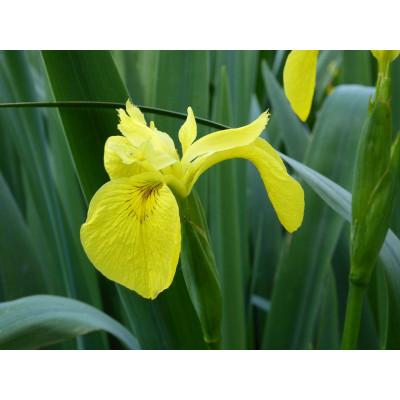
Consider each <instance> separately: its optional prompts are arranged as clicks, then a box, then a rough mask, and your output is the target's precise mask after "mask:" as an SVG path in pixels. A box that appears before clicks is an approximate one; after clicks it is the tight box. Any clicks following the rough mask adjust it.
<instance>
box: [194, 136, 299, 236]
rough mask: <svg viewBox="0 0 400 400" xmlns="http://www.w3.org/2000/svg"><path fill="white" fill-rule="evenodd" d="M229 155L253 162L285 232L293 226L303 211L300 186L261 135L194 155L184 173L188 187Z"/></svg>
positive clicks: (296, 227)
mask: <svg viewBox="0 0 400 400" xmlns="http://www.w3.org/2000/svg"><path fill="white" fill-rule="evenodd" d="M231 158H244V159H247V160H249V161H251V162H252V163H253V164H254V165H255V167H256V168H257V170H258V172H259V173H260V175H261V178H262V180H263V182H264V186H265V188H266V190H267V193H268V197H269V199H270V200H271V203H272V206H273V207H274V209H275V212H276V214H277V216H278V218H279V221H280V222H281V224H282V225H283V226H284V227H285V229H286V230H287V231H288V232H294V231H295V230H297V229H298V228H299V227H300V225H301V223H302V221H303V215H304V192H303V188H302V187H301V185H300V184H299V183H298V182H297V181H296V180H295V179H293V178H292V177H291V176H290V175H289V174H288V173H287V170H286V167H285V164H284V163H283V161H282V160H281V158H280V157H279V154H278V153H277V152H276V151H275V150H274V148H273V147H272V146H271V145H270V144H269V143H268V142H266V141H265V140H264V139H261V138H258V139H256V140H255V141H254V142H253V143H252V144H250V145H247V146H241V147H236V148H233V149H230V150H226V151H221V152H218V153H214V154H212V155H208V156H203V157H200V158H198V159H197V160H196V161H194V162H193V163H192V165H191V166H190V168H189V169H188V172H187V175H186V182H187V185H188V187H189V190H191V188H192V187H193V185H194V183H195V182H196V180H197V179H198V178H199V176H200V175H201V174H202V173H204V172H205V171H206V170H207V169H208V168H210V167H212V166H213V165H215V164H217V163H219V162H221V161H224V160H228V159H231Z"/></svg>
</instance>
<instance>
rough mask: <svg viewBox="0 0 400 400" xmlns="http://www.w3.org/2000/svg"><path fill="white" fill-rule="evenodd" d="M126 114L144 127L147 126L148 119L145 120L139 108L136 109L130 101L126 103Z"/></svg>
mask: <svg viewBox="0 0 400 400" xmlns="http://www.w3.org/2000/svg"><path fill="white" fill-rule="evenodd" d="M125 107H126V112H127V113H128V115H129V116H130V117H131V118H133V119H134V120H136V121H137V122H138V123H140V124H142V125H146V119H145V118H144V115H143V113H142V112H141V111H140V108H139V107H136V106H135V105H133V104H132V102H131V101H130V100H129V99H128V100H127V101H126V105H125Z"/></svg>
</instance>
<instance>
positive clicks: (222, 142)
mask: <svg viewBox="0 0 400 400" xmlns="http://www.w3.org/2000/svg"><path fill="white" fill-rule="evenodd" d="M268 119H269V114H268V112H264V113H262V114H261V115H260V116H259V117H258V118H257V119H256V120H254V121H253V122H252V123H250V124H248V125H246V126H242V127H241V128H236V129H225V130H222V131H217V132H213V133H210V134H209V135H206V136H204V137H202V138H201V139H199V140H197V141H196V142H194V143H193V144H192V145H191V146H190V147H189V148H188V149H187V150H186V152H185V154H184V155H183V158H182V163H187V162H190V161H192V160H194V159H195V158H196V157H199V156H202V155H204V154H212V153H215V152H218V151H223V150H229V149H232V148H235V147H238V146H245V145H247V144H250V143H251V142H253V141H254V140H255V139H256V138H257V137H258V136H260V135H261V133H262V131H263V130H264V128H265V126H266V125H267V123H268Z"/></svg>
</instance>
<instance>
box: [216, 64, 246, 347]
mask: <svg viewBox="0 0 400 400" xmlns="http://www.w3.org/2000/svg"><path fill="white" fill-rule="evenodd" d="M220 74H221V76H220V79H219V86H218V89H217V93H216V101H215V112H214V115H215V119H216V120H218V121H221V122H224V123H226V124H230V122H231V116H232V113H231V97H230V90H229V80H228V75H227V71H226V68H225V67H221V70H220ZM240 167H241V165H240V164H238V163H237V162H236V160H235V161H227V162H224V163H221V164H219V165H216V166H214V167H213V168H212V169H211V170H210V171H209V174H210V175H209V176H210V178H209V179H210V186H211V185H212V186H211V190H210V192H209V195H210V197H209V202H210V210H209V215H210V218H209V219H210V222H209V223H210V230H211V234H212V241H213V244H214V246H213V247H214V250H215V257H216V260H217V266H218V272H219V276H220V278H221V288H222V293H223V296H222V301H223V315H222V337H223V340H222V346H223V348H224V349H244V348H246V321H245V293H244V287H243V282H244V278H245V277H244V271H243V260H244V255H243V254H242V252H243V248H242V246H232V243H240V242H241V240H245V235H244V234H243V227H242V226H241V217H242V214H241V210H242V209H241V208H240V206H239V201H240V199H239V197H240V195H241V192H242V194H243V191H241V190H240V186H239V185H238V180H239V177H238V169H239V168H240Z"/></svg>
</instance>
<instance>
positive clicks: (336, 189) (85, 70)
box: [0, 51, 400, 349]
mask: <svg viewBox="0 0 400 400" xmlns="http://www.w3.org/2000/svg"><path fill="white" fill-rule="evenodd" d="M287 54H288V52H287V51H113V52H108V51H59V52H54V51H45V52H36V51H27V52H22V51H18V52H14V51H4V52H1V53H0V103H7V102H21V101H30V102H32V101H54V100H57V101H67V100H85V101H109V102H125V101H126V99H127V98H128V97H131V98H132V100H133V102H134V103H135V104H138V105H144V106H154V107H159V108H165V109H169V110H173V111H178V112H186V107H187V106H188V105H191V106H192V108H193V109H194V112H195V114H196V116H199V117H203V118H207V119H210V120H213V121H216V122H220V123H222V124H226V125H231V126H239V125H242V124H246V123H247V122H249V121H250V120H251V119H253V118H255V116H257V115H258V113H259V112H260V110H264V109H265V108H269V109H270V112H271V114H272V118H271V121H270V123H269V125H268V127H267V130H266V132H265V133H264V136H265V138H267V140H268V141H269V142H270V143H271V144H272V145H273V146H275V148H277V149H279V150H280V151H281V152H282V153H283V154H285V155H287V156H288V158H285V160H286V161H287V162H288V166H289V168H291V170H292V172H293V174H295V175H296V176H297V177H298V179H300V180H301V181H302V184H303V187H304V189H305V200H306V210H305V218H304V223H303V226H302V227H301V229H300V230H299V231H298V232H297V233H295V234H294V235H288V234H287V233H285V232H284V231H283V229H282V227H281V226H280V224H279V223H278V220H277V218H276V216H275V214H274V212H273V210H272V207H271V205H270V203H269V201H268V199H267V196H266V193H265V190H264V187H263V185H262V182H261V179H260V177H259V176H258V174H257V171H256V170H255V169H254V167H252V166H251V165H250V164H248V163H246V162H244V161H239V160H234V161H226V162H224V163H222V164H220V165H218V166H216V167H214V168H213V169H211V170H210V171H209V172H208V173H206V174H205V175H204V176H202V178H201V179H200V181H199V183H198V184H197V189H198V193H199V195H200V198H201V200H202V203H203V206H204V208H205V211H206V216H207V221H208V225H209V228H210V233H211V239H212V245H213V249H214V252H215V256H216V260H217V266H218V275H219V280H220V284H221V289H222V303H223V309H222V348H224V349H253V348H255V349H260V348H262V349H336V348H339V345H340V337H341V332H342V329H343V320H344V310H345V304H346V295H347V287H348V273H349V224H348V220H349V218H350V209H351V206H350V204H351V199H350V193H351V185H352V178H353V165H354V160H355V153H356V148H357V144H358V141H359V137H360V133H361V129H362V126H363V124H364V122H365V119H366V117H367V112H368V103H369V99H370V97H371V95H372V94H373V90H374V89H373V86H374V84H375V76H376V63H375V61H374V59H373V57H372V55H371V54H370V53H369V52H367V51H323V52H322V53H321V54H320V57H319V61H318V71H317V87H316V95H315V99H314V103H313V108H312V113H311V116H310V117H309V119H308V122H307V124H303V123H301V122H300V120H299V119H298V118H297V117H296V116H295V115H294V113H293V112H292V110H291V108H290V106H289V103H288V101H287V100H286V97H285V95H284V93H283V90H282V69H283V65H284V62H285V59H286V56H287ZM399 81H400V59H398V60H396V61H395V62H394V64H393V99H392V103H393V132H395V133H397V132H398V130H399V128H400V85H399ZM148 117H149V118H150V117H154V118H155V121H156V123H157V125H158V126H159V127H160V128H161V129H162V130H164V131H166V132H168V133H170V135H171V136H172V137H173V139H174V140H176V139H177V132H178V129H179V126H180V124H181V123H182V121H181V120H178V119H176V118H173V117H170V116H159V115H154V116H151V115H148ZM116 126H117V114H116V112H115V111H114V110H112V109H104V108H102V109H100V108H95V107H92V108H60V109H56V108H3V109H0V348H49V347H50V348H63V349H76V348H78V349H110V348H143V349H205V348H207V344H206V343H205V342H204V340H203V337H202V331H201V326H200V322H199V319H198V317H197V314H196V312H195V309H194V307H193V304H192V303H191V300H190V298H189V295H188V291H187V288H186V285H185V281H184V279H183V275H182V271H181V268H180V267H179V268H178V271H177V274H176V277H175V280H174V283H173V285H172V287H171V288H170V289H168V290H167V291H165V292H164V293H162V294H161V295H160V296H159V297H158V298H157V299H156V300H155V301H150V300H145V299H142V298H140V297H139V296H137V295H136V294H135V293H133V292H130V291H128V290H126V289H124V288H122V287H120V286H118V285H116V284H114V283H112V282H110V281H108V280H106V279H105V278H104V277H102V276H101V275H100V274H99V273H97V271H96V270H95V269H94V268H93V267H92V266H91V264H90V262H89V261H88V260H87V258H86V256H85V254H84V252H83V250H82V247H81V244H80V241H79V228H80V225H81V223H82V222H83V221H84V219H85V215H86V210H87V204H88V200H90V198H91V196H92V195H93V194H94V192H95V191H96V190H97V189H98V188H99V187H100V186H101V184H102V183H104V182H105V181H106V180H107V176H106V173H105V171H104V167H103V163H102V157H103V147H104V142H105V140H106V138H107V137H108V136H110V135H114V134H117V128H116ZM210 131H212V129H210V128H208V127H206V126H203V127H201V129H200V134H205V133H208V132H210ZM399 178H400V177H399ZM398 182H399V185H400V179H399V180H398ZM349 192H350V193H349ZM398 202H399V201H398V200H397V201H396V205H395V210H394V212H393V216H392V225H391V227H392V231H391V232H389V234H388V236H387V239H386V242H385V245H384V247H383V249H382V251H381V258H380V261H379V262H378V264H377V268H376V269H375V272H374V275H373V278H372V282H371V285H370V287H369V289H368V297H367V301H366V303H365V306H364V311H363V318H362V326H361V332H360V339H359V347H360V348H365V349H376V348H400V241H399V239H398V236H400V212H399V207H398ZM396 235H397V236H396ZM34 295H35V296H34ZM38 295H40V296H38ZM32 296H34V297H32ZM55 296H57V297H55ZM59 296H62V298H60V297H59ZM17 299H19V300H17ZM76 300H79V301H76ZM82 303H86V304H82ZM118 339H119V340H118Z"/></svg>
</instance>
